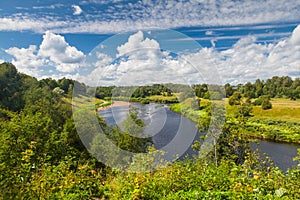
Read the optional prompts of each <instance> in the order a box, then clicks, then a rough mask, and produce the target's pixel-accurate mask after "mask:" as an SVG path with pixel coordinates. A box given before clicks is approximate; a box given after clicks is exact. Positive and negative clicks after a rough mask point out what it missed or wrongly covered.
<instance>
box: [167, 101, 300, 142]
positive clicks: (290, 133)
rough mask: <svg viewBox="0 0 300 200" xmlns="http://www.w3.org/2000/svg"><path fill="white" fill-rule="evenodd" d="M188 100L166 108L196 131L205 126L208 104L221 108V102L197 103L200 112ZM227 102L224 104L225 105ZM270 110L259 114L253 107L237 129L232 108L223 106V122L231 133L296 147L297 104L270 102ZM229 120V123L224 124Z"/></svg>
mask: <svg viewBox="0 0 300 200" xmlns="http://www.w3.org/2000/svg"><path fill="white" fill-rule="evenodd" d="M191 101H192V100H191V99H187V100H185V101H184V102H182V103H180V104H174V105H172V106H170V109H171V110H173V111H175V112H178V113H181V114H183V115H184V116H186V117H187V118H189V119H191V120H193V121H195V122H197V123H198V125H199V127H200V128H201V127H203V126H207V125H209V120H210V115H209V111H210V109H211V107H210V106H211V104H212V103H215V104H219V105H221V103H222V102H221V101H210V100H206V99H201V103H200V110H195V109H193V108H192V107H191V106H190V105H191ZM225 102H227V101H225ZM271 102H272V105H273V107H272V109H269V110H263V109H262V108H261V106H253V112H252V115H253V116H252V117H250V118H249V119H248V120H247V122H246V123H245V124H244V125H243V127H240V124H239V123H238V120H236V119H234V109H235V108H234V107H233V106H230V105H228V103H226V106H225V107H226V116H227V121H226V123H228V124H229V125H230V126H231V128H232V129H236V130H237V129H238V130H239V132H240V133H241V134H245V135H248V136H251V137H254V138H260V139H266V140H272V141H277V142H288V143H300V101H299V100H298V101H292V100H289V99H272V100H271ZM228 119H230V120H228Z"/></svg>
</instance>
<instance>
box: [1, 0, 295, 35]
mask: <svg viewBox="0 0 300 200" xmlns="http://www.w3.org/2000/svg"><path fill="white" fill-rule="evenodd" d="M95 2H98V3H99V4H98V5H97V4H94V3H95ZM103 2H104V1H86V2H85V4H89V3H92V5H93V6H90V8H91V9H86V10H85V11H84V12H85V16H78V17H76V18H72V17H70V16H69V15H61V14H58V13H56V12H54V11H52V12H50V13H49V12H47V13H46V12H45V13H32V14H28V13H21V15H11V16H7V17H2V18H0V30H5V31H14V30H32V31H35V32H45V31H46V30H50V31H52V32H57V33H79V32H80V33H116V32H122V31H136V30H140V29H147V28H176V27H182V26H184V27H189V26H234V25H238V26H240V25H249V24H267V23H278V22H292V21H299V20H300V15H299V6H300V1H286V0H265V1H261V2H259V3H258V2H257V0H248V1H234V0H227V1H222V0H214V1H195V0H190V1H184V2H182V1H175V0H172V1H160V2H157V1H138V2H136V3H127V2H122V3H119V2H115V3H113V4H111V5H109V8H108V9H102V8H101V6H102V5H101V4H103ZM104 4H107V2H104ZM69 6H72V7H73V9H74V12H73V13H72V14H74V15H80V14H81V13H82V9H81V8H80V6H78V5H69ZM95 6H96V8H97V11H95V9H94V8H95ZM97 6H99V7H97ZM92 8H93V9H92Z"/></svg>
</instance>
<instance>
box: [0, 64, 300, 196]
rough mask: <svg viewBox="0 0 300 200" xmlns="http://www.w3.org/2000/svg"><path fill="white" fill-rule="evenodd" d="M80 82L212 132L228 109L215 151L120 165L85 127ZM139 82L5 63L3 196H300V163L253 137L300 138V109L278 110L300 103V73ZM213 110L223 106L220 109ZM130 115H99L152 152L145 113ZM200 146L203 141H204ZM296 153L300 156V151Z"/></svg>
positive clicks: (108, 130)
mask: <svg viewBox="0 0 300 200" xmlns="http://www.w3.org/2000/svg"><path fill="white" fill-rule="evenodd" d="M74 84H77V86H79V87H80V90H82V91H85V92H86V93H87V94H89V95H92V96H94V97H95V99H97V100H98V101H99V102H102V103H103V104H101V103H100V104H99V105H98V106H101V105H102V106H104V105H105V106H106V105H109V103H111V101H112V100H129V101H135V102H140V103H150V102H157V103H163V104H166V103H169V104H170V109H171V110H173V111H175V112H179V113H181V114H183V115H185V116H187V117H188V118H190V119H192V120H194V121H196V122H197V123H198V128H199V129H200V130H203V131H205V130H208V127H209V126H210V125H213V126H220V125H219V124H217V123H214V122H215V121H217V119H216V118H218V117H220V118H224V119H225V122H224V125H222V126H221V130H222V132H221V135H220V137H219V138H218V139H217V143H216V145H215V147H214V149H215V152H210V153H209V154H208V155H207V156H206V157H204V158H202V157H201V158H200V157H196V158H194V159H188V158H187V159H185V160H182V161H176V162H174V163H172V164H171V165H169V166H167V167H165V168H163V169H159V170H155V171H149V172H145V173H133V172H128V171H121V170H116V169H113V168H110V167H108V166H106V165H104V164H103V163H101V162H99V161H98V160H97V159H96V158H94V157H93V156H92V155H91V154H90V152H88V150H87V149H86V147H85V146H84V145H83V143H82V141H81V139H80V138H79V136H78V134H77V131H76V127H75V123H74V116H73V112H72V101H71V100H72V97H73V94H72V92H73V87H74ZM130 87H131V88H130ZM130 87H116V86H107V87H106V86H99V87H94V88H93V87H90V86H87V85H85V84H83V83H79V82H77V81H75V80H70V79H66V78H63V79H60V80H54V79H51V78H47V79H42V80H37V79H36V78H34V77H31V76H28V75H25V74H22V73H19V72H18V71H17V69H16V67H15V66H14V65H12V64H11V63H3V64H0V142H1V146H0V199H300V165H298V167H295V168H292V169H289V170H288V171H287V172H283V171H282V170H280V169H279V168H278V167H276V166H274V165H273V164H272V161H271V160H269V159H267V158H266V159H265V158H262V157H260V155H259V154H258V153H257V152H252V151H250V149H249V145H248V143H249V138H253V137H254V138H263V139H272V140H275V141H279V142H290V143H299V141H300V128H299V127H300V126H299V125H300V123H299V118H297V116H300V115H299V108H298V107H297V108H296V109H293V110H288V111H287V112H288V113H290V115H288V117H287V116H286V117H285V115H284V114H282V113H283V112H285V111H286V110H282V109H281V110H280V112H279V111H278V112H279V113H281V114H282V116H281V117H279V119H278V118H277V117H278V112H277V110H276V109H278V108H277V107H276V106H277V105H279V104H280V103H282V102H281V101H285V102H290V105H292V104H293V103H294V102H296V103H297V102H299V99H300V79H299V78H296V79H294V80H293V79H292V78H290V77H288V76H284V77H277V76H275V77H272V78H270V79H267V80H259V79H257V80H256V81H255V82H254V83H250V82H248V83H245V84H239V85H230V84H225V85H224V86H219V85H209V84H195V85H191V86H188V85H181V84H171V83H170V84H153V85H148V86H130ZM128 88H129V89H130V90H131V91H133V93H132V94H130V95H129V96H128V94H126V93H124V91H127V90H128ZM94 91H95V92H94ZM93 92H94V93H93ZM222 99H225V101H222V102H221V100H222ZM224 102H225V105H223V103H224ZM212 109H217V110H218V112H217V113H219V115H217V116H216V115H212V113H211V110H212ZM286 109H287V108H286ZM95 110H96V106H95V107H93V108H92V110H91V114H93V115H95V114H97V113H96V112H95ZM275 111H276V112H275ZM297 114H298V115H297ZM200 115H201V116H203V117H201V118H200V119H201V120H199V116H200ZM127 117H128V119H126V120H125V121H124V122H123V124H124V127H125V129H124V130H120V129H119V128H118V127H109V126H108V125H106V123H105V121H104V120H103V118H102V117H100V116H99V115H98V114H97V120H98V122H99V124H100V125H101V127H103V130H105V131H104V133H103V134H105V135H106V136H107V137H108V138H109V139H110V140H111V141H112V142H113V143H114V144H115V145H117V146H118V147H120V148H121V149H124V150H127V151H130V152H149V153H151V151H153V148H154V147H153V146H152V145H151V143H152V140H151V138H140V137H134V136H133V135H135V134H137V135H138V134H140V133H141V132H142V131H143V130H142V129H141V130H140V129H139V128H138V127H143V126H144V125H143V124H144V122H143V121H142V120H141V119H140V118H139V116H138V114H137V112H135V110H131V112H130V114H129V115H128V116H127ZM293 117H294V118H293ZM129 119H131V120H129ZM297 120H298V121H297ZM136 124H138V125H139V126H138V127H137V126H136ZM132 132H134V134H133V135H132ZM97 142H99V140H97V136H95V137H91V141H90V142H89V144H90V145H91V149H95V148H97ZM193 147H194V149H195V151H197V150H199V144H197V143H195V144H194V145H193ZM101 151H104V149H103V150H100V151H99V150H98V151H97V152H101ZM107 156H109V157H110V158H111V159H112V162H113V161H114V160H124V162H129V163H130V165H129V166H128V167H129V168H130V167H133V168H134V167H143V166H144V165H147V162H148V161H147V160H145V163H138V164H137V163H134V162H131V161H133V160H134V158H133V157H129V158H126V157H122V158H118V157H114V155H107ZM295 160H300V150H298V156H297V157H295Z"/></svg>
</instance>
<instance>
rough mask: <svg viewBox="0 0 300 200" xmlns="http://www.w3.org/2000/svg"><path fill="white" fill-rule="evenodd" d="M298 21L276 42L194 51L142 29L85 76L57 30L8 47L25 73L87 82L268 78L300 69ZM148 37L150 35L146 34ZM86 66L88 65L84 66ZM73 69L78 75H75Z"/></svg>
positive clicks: (100, 56)
mask: <svg viewBox="0 0 300 200" xmlns="http://www.w3.org/2000/svg"><path fill="white" fill-rule="evenodd" d="M299 27H300V25H299V26H297V28H295V30H294V31H293V32H292V34H291V35H290V36H289V37H287V38H285V39H282V40H280V41H279V42H276V43H270V44H259V43H257V42H256V40H257V38H256V37H255V36H253V35H249V36H247V37H243V38H241V39H240V40H238V42H236V44H234V45H233V46H232V47H231V48H229V49H227V50H225V51H217V50H216V49H215V48H214V47H212V48H202V49H200V50H198V51H197V52H193V53H191V52H182V53H177V55H178V57H176V58H175V57H171V54H170V52H167V51H162V50H161V46H160V45H161V44H159V42H158V41H157V40H155V39H150V38H147V37H145V36H144V34H143V32H141V31H138V32H137V33H135V34H133V35H131V36H129V38H128V40H127V41H126V42H124V43H123V44H120V45H119V46H118V47H117V49H116V50H117V55H116V56H119V59H117V60H114V58H113V57H111V56H109V55H107V54H105V53H103V52H101V51H102V50H105V49H101V48H99V50H100V52H98V53H96V54H95V58H96V60H92V62H93V63H92V64H93V66H92V67H90V68H89V69H90V72H89V73H88V74H87V75H86V76H84V74H81V73H80V71H81V69H82V68H79V66H80V65H79V64H80V63H81V62H82V61H83V60H84V58H85V55H84V54H83V53H82V52H80V51H78V50H77V49H76V48H75V47H72V46H70V45H69V44H68V43H67V42H66V41H65V39H64V38H63V37H62V36H60V35H57V34H53V33H51V32H46V33H45V35H44V37H43V41H42V43H41V45H40V47H39V48H38V47H37V46H34V45H31V46H29V47H28V48H16V47H13V48H9V49H7V50H6V52H7V53H8V54H10V55H13V56H14V60H13V63H14V64H15V65H16V66H17V67H18V69H20V71H22V72H24V73H28V74H30V75H34V76H38V77H42V76H44V75H45V73H44V72H45V70H46V69H45V65H48V66H52V67H53V68H54V69H55V68H56V70H57V71H56V73H53V74H52V75H49V76H52V77H62V76H69V77H73V78H76V79H77V80H80V81H84V82H85V83H87V84H90V85H96V84H101V85H126V84H127V85H131V84H150V83H155V82H156V83H159V82H165V83H166V82H177V83H200V82H208V83H226V82H230V83H233V84H237V83H244V82H247V81H255V80H256V79H257V78H260V79H267V78H270V77H272V76H274V75H276V76H283V75H289V76H291V77H295V76H296V75H297V74H298V76H299V73H300V44H299V35H300V31H299V30H300V28H299ZM149 37H150V36H149ZM86 69H87V68H86ZM70 72H72V73H70ZM74 73H75V74H76V75H74Z"/></svg>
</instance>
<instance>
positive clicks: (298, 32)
mask: <svg viewBox="0 0 300 200" xmlns="http://www.w3.org/2000/svg"><path fill="white" fill-rule="evenodd" d="M291 42H292V44H293V45H296V46H298V45H300V25H298V26H297V27H296V28H295V29H294V31H293V33H292V37H291Z"/></svg>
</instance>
